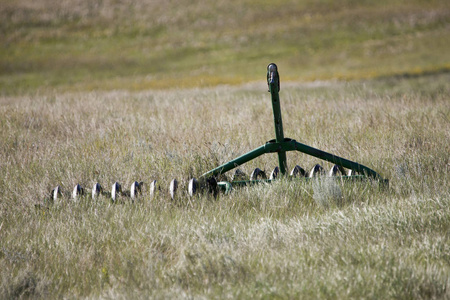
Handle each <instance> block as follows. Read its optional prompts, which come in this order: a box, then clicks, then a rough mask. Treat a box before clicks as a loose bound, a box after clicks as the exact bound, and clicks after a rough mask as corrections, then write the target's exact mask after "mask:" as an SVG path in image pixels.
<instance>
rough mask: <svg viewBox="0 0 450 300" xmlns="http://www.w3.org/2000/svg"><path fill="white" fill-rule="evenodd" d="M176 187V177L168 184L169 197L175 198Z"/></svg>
mask: <svg viewBox="0 0 450 300" xmlns="http://www.w3.org/2000/svg"><path fill="white" fill-rule="evenodd" d="M177 189H178V181H177V180H176V179H173V180H172V181H171V182H170V185H169V193H170V198H172V200H173V199H174V198H175V195H176V193H177Z"/></svg>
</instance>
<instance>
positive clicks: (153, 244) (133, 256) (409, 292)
mask: <svg viewBox="0 0 450 300" xmlns="http://www.w3.org/2000/svg"><path fill="white" fill-rule="evenodd" d="M280 72H281V76H282V74H283V69H281V68H280ZM282 78H283V77H282ZM448 80H449V76H448V74H447V73H442V74H436V75H428V76H417V77H410V78H405V77H402V76H399V77H390V78H389V77H385V78H383V79H380V80H375V81H374V80H372V81H354V82H350V83H340V82H332V81H327V82H316V83H312V84H295V83H284V82H283V81H282V86H281V88H282V89H281V93H280V97H281V101H282V111H283V122H284V128H285V135H286V136H287V137H291V138H295V139H297V140H298V141H300V142H302V143H306V144H308V145H311V146H314V147H317V148H319V149H323V150H325V151H329V152H332V153H335V154H338V155H340V156H343V157H345V158H348V159H351V160H355V161H357V162H360V163H363V164H365V165H367V166H369V167H371V168H373V169H375V170H376V171H377V172H379V173H380V174H381V175H382V176H384V177H386V178H388V179H389V180H390V187H389V189H380V187H379V185H378V184H376V183H375V184H367V183H365V182H340V181H338V182H335V181H330V180H328V179H321V180H319V181H309V182H297V181H291V180H281V181H279V182H276V183H274V184H272V185H258V186H251V187H244V188H240V189H235V190H234V191H233V192H232V193H231V194H230V195H222V194H220V195H219V196H218V198H217V199H214V198H213V197H211V196H208V195H199V196H197V197H194V198H192V199H191V198H188V197H187V196H186V186H187V181H188V180H189V179H190V178H191V177H192V176H199V175H200V174H203V173H204V172H205V171H207V170H209V169H211V168H214V167H216V166H217V165H218V164H220V163H224V162H226V161H228V160H230V159H233V158H235V157H237V156H238V155H241V154H243V153H245V152H247V151H249V150H251V149H253V148H256V147H258V146H260V145H262V144H263V143H264V142H265V141H267V140H269V139H272V138H273V136H274V132H273V117H272V112H271V107H270V99H269V94H268V93H267V90H266V89H267V85H266V84H265V82H264V78H263V79H262V80H260V81H259V82H257V83H254V84H247V85H241V86H220V87H215V88H204V89H172V90H164V91H152V90H147V91H142V92H128V91H112V92H90V93H85V92H72V93H64V94H62V93H54V94H52V93H42V94H34V95H29V96H14V97H13V96H10V97H6V96H3V97H1V98H0V115H1V118H0V127H1V130H0V143H1V144H0V168H1V173H0V189H1V190H2V194H1V196H0V198H1V201H0V209H1V210H0V270H1V271H0V272H1V276H0V278H1V281H0V298H11V297H50V298H57V297H66V296H68V295H70V296H74V297H89V298H97V297H104V298H120V297H126V298H144V297H145V298H148V297H151V298H187V297H206V298H250V297H257V298H264V297H281V298H361V297H363V298H364V297H366V298H379V299H382V298H448V296H449V284H450V283H449V278H448V273H449V265H448V259H449V257H448V253H449V250H450V249H449V245H450V243H449V234H448V232H449V230H450V217H449V216H450V214H449V200H450V195H449V189H448V182H449V157H448V153H450V149H449V147H450V146H449V143H448V140H449V136H448V135H449V132H450V128H449V124H450V123H449V122H448V120H449V114H450V111H449V106H448V101H447V100H448V97H449V94H450V91H449V87H448ZM276 162H277V159H276V155H266V156H264V157H261V158H258V159H257V160H255V161H252V162H249V163H248V164H246V165H244V166H242V169H243V170H244V171H246V172H247V173H250V172H251V170H252V169H253V168H255V167H259V168H262V169H265V170H266V171H271V170H272V168H273V167H275V165H276ZM315 163H322V164H323V165H324V167H325V168H327V169H329V168H330V167H331V165H330V164H328V163H324V162H320V161H318V160H317V159H315V158H313V157H309V156H306V155H303V154H296V153H289V154H288V164H289V166H290V167H293V166H294V165H295V164H299V165H301V166H302V167H304V168H306V169H309V168H311V167H312V166H313V165H314V164H315ZM173 178H177V179H178V180H179V182H180V193H179V196H178V197H177V200H175V201H171V200H170V199H169V197H168V193H167V189H168V183H169V182H170V180H171V179H173ZM154 179H156V180H157V181H158V183H159V185H160V187H161V190H160V191H159V192H158V193H157V195H156V196H155V197H154V198H151V197H150V195H149V194H148V189H144V194H143V196H142V197H141V198H140V200H139V201H138V202H136V203H134V204H133V203H131V202H129V201H127V200H126V201H125V203H119V204H112V202H111V201H110V199H109V198H108V197H106V196H101V197H100V198H99V199H98V200H97V201H92V200H91V199H90V197H82V198H81V199H80V200H79V201H78V202H74V201H71V200H68V199H65V198H63V199H61V200H60V201H57V202H55V203H51V201H49V200H48V199H49V195H48V193H49V191H50V190H51V189H52V188H54V187H55V186H56V185H60V186H61V187H62V188H63V190H65V191H68V192H70V191H71V190H72V188H73V186H74V185H75V184H76V183H81V184H82V185H83V186H84V187H86V188H88V189H89V188H91V187H92V185H93V184H94V183H95V182H100V183H101V184H102V185H103V186H104V188H105V189H106V190H109V189H110V188H111V185H112V184H113V183H114V182H115V181H119V182H120V183H121V184H122V185H123V186H124V187H125V189H129V187H130V185H131V183H132V182H133V181H134V180H138V181H140V180H142V181H144V182H145V183H147V184H148V183H149V182H150V181H151V180H154ZM147 188H148V186H147ZM35 205H39V206H38V208H35Z"/></svg>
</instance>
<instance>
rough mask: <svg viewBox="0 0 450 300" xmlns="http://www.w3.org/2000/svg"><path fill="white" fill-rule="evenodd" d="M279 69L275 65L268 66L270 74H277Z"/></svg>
mask: <svg viewBox="0 0 450 300" xmlns="http://www.w3.org/2000/svg"><path fill="white" fill-rule="evenodd" d="M277 69H278V67H277V65H276V64H274V63H271V64H269V65H268V66H267V71H269V72H276V71H277Z"/></svg>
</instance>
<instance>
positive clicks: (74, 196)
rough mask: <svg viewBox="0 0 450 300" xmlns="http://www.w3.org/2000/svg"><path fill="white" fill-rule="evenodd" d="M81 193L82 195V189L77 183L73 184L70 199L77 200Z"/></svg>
mask: <svg viewBox="0 0 450 300" xmlns="http://www.w3.org/2000/svg"><path fill="white" fill-rule="evenodd" d="M82 195H84V189H83V188H82V187H81V185H79V184H77V185H75V187H74V188H73V192H72V199H74V200H77V199H78V197H79V196H82Z"/></svg>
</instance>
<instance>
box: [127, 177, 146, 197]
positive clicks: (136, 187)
mask: <svg viewBox="0 0 450 300" xmlns="http://www.w3.org/2000/svg"><path fill="white" fill-rule="evenodd" d="M143 184H144V183H143V182H142V181H141V182H137V181H135V182H133V183H132V184H131V188H130V197H131V199H135V198H136V197H138V196H139V194H140V193H142V185H143Z"/></svg>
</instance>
